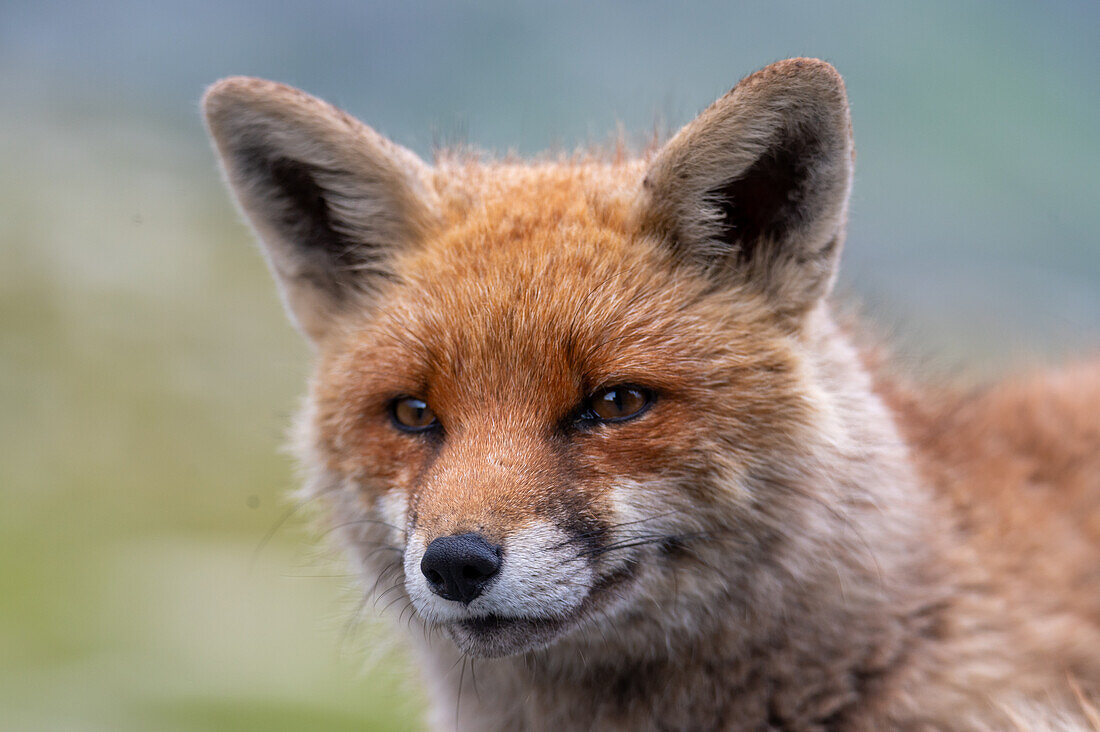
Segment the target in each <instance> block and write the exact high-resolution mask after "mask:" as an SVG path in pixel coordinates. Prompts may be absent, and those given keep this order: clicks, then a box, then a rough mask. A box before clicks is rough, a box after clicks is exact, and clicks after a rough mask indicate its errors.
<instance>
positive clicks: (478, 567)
mask: <svg viewBox="0 0 1100 732" xmlns="http://www.w3.org/2000/svg"><path fill="white" fill-rule="evenodd" d="M501 554H502V552H501V548H500V547H499V546H497V545H495V544H490V543H489V542H488V541H486V540H485V538H484V537H483V536H481V535H480V534H460V535H458V536H441V537H439V538H438V539H435V540H434V541H432V543H431V544H429V545H428V548H427V549H426V550H425V551H424V557H423V559H421V561H420V571H421V572H423V574H424V577H425V578H426V579H427V580H428V589H430V590H431V591H432V592H434V593H435V594H437V595H439V596H440V597H442V598H444V599H447V600H457V601H459V602H464V603H469V602H470V601H471V600H473V599H474V598H476V597H478V596H479V595H481V593H482V591H483V590H484V589H485V587H486V585H488V584H489V581H490V580H491V579H492V578H493V577H494V576H495V575H496V574H497V572H499V571H500V566H501V562H502V559H501Z"/></svg>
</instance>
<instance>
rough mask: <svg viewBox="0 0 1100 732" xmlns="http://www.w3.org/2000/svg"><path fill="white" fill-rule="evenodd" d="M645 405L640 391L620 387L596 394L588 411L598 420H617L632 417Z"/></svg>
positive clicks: (643, 396) (644, 399)
mask: <svg viewBox="0 0 1100 732" xmlns="http://www.w3.org/2000/svg"><path fill="white" fill-rule="evenodd" d="M645 403H646V397H645V395H644V394H643V393H642V392H641V391H639V390H638V389H631V388H627V387H621V386H620V387H616V388H614V389H607V390H605V391H601V392H599V393H597V394H596V395H595V396H594V397H593V398H592V402H591V405H592V406H591V407H590V409H591V410H592V412H593V414H594V416H595V417H596V418H598V419H604V420H619V419H626V418H628V417H632V416H634V415H635V414H637V413H638V412H640V411H641V410H642V408H643V407H644V406H645Z"/></svg>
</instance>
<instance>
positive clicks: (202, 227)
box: [0, 0, 1100, 730]
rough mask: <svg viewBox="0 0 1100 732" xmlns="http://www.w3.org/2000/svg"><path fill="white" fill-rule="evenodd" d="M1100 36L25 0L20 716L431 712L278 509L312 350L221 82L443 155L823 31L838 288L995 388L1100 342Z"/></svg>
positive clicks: (393, 716)
mask: <svg viewBox="0 0 1100 732" xmlns="http://www.w3.org/2000/svg"><path fill="white" fill-rule="evenodd" d="M1098 38H1100V4H1098V3H1096V2H1095V0H1080V1H1078V2H1072V1H1069V0H1066V1H1051V2H1044V3H1027V2H1010V1H1008V0H1001V1H999V2H996V3H993V2H988V3H979V2H958V1H957V0H943V1H939V2H922V3H904V4H900V3H889V2H883V1H882V0H867V1H866V2H836V3H821V2H773V1H771V0H767V1H765V0H760V1H758V2H745V3H729V2H693V3H658V2H651V1H644V0H643V1H640V2H558V3H504V2H501V3H491V2H473V3H456V2H447V1H445V0H435V1H433V2H423V1H419V0H417V1H403V2H399V3H398V2H393V3H385V4H383V3H378V2H362V1H356V2H352V1H351V0H348V1H347V2H328V1H321V0H314V1H313V2H308V3H305V2H302V3H267V2H259V1H258V0H255V1H251V2H240V1H237V0H217V2H215V1H214V0H207V1H205V2H202V1H200V2H188V3H174V4H168V3H155V2H148V0H143V1H140V2H139V1H138V0H100V1H99V2H96V3H87V2H75V1H74V2H51V1H49V0H33V1H32V0H0V100H2V101H0V728H3V729H19V730H34V729H105V730H106V729H109V730H130V729H134V730H138V729H157V730H190V729H264V730H275V729H336V730H339V729H406V728H417V726H418V725H419V722H418V720H419V711H420V709H421V708H422V705H423V696H422V692H421V691H420V690H419V686H418V683H417V680H416V676H415V674H414V673H413V671H412V670H411V669H410V667H409V665H408V664H407V662H406V660H405V658H404V656H403V654H402V651H401V648H400V645H399V644H396V643H394V642H392V641H391V638H392V637H393V636H395V635H398V634H396V633H394V632H393V631H392V630H390V628H389V626H388V625H385V624H378V623H377V622H376V621H374V620H371V618H372V617H373V613H372V612H371V610H370V608H367V610H366V611H365V613H364V617H365V620H364V625H363V626H362V627H361V628H357V627H356V624H355V623H354V622H352V623H349V618H354V617H355V616H356V603H355V601H354V596H353V594H352V593H351V592H350V591H349V590H348V588H347V585H348V579H347V578H346V576H345V574H346V572H347V569H346V568H345V567H344V566H343V565H341V564H340V562H339V561H338V560H336V559H335V558H333V557H331V556H329V555H328V554H327V553H326V552H325V551H324V550H322V549H318V548H317V547H318V542H316V541H314V539H313V538H312V537H311V536H310V532H309V530H308V525H307V522H306V521H304V520H302V519H301V518H299V517H292V518H290V519H289V520H287V521H285V522H284V521H281V519H282V517H283V516H284V514H285V512H286V509H287V507H288V506H289V505H290V500H289V497H288V493H289V491H290V489H291V488H292V487H293V485H294V478H293V470H292V466H291V465H290V463H289V461H288V460H287V459H286V458H285V457H284V456H283V455H282V453H281V452H280V446H281V443H282V439H283V438H282V435H283V431H284V429H285V427H286V425H287V423H288V420H289V415H290V414H291V413H292V411H293V410H294V408H295V406H296V403H297V399H298V397H299V395H300V394H301V392H302V390H303V384H304V379H305V376H306V375H307V373H308V369H309V354H308V352H307V349H306V348H305V346H304V344H303V343H301V342H300V341H299V339H298V337H297V335H296V334H295V333H294V332H293V331H292V330H291V328H290V326H289V325H288V324H287V322H286V320H285V319H284V317H283V314H282V312H281V310H280V307H279V304H278V301H277V298H276V294H275V289H274V287H273V286H272V284H271V282H270V281H269V278H268V275H267V272H266V270H265V268H264V265H263V262H262V260H261V257H260V255H259V253H258V251H257V250H256V248H255V247H254V246H253V244H252V242H251V240H250V238H249V235H248V232H247V231H246V229H245V227H244V226H243V225H242V224H241V223H240V221H239V219H238V217H237V215H236V214H235V212H234V210H233V208H232V207H231V205H230V203H229V199H228V197H227V195H226V193H225V191H224V190H223V187H222V185H221V181H220V180H219V177H218V174H217V171H216V168H215V162H214V158H213V155H212V154H211V152H210V150H209V148H208V146H207V143H206V140H205V137H204V133H203V130H202V126H201V123H200V119H199V114H198V99H199V96H200V94H201V93H202V90H203V88H204V87H205V86H206V85H207V84H209V83H210V82H212V81H214V80H215V79H217V78H219V77H221V76H225V75H229V74H251V75H257V76H264V77H268V78H272V79H277V80H280V81H284V82H288V83H290V84H294V85H297V86H300V87H302V88H304V89H306V90H308V91H310V92H311V93H313V94H316V95H318V96H321V97H324V98H326V99H328V100H330V101H333V102H335V103H336V104H338V105H341V106H343V107H345V108H346V109H348V110H349V111H351V112H352V113H354V114H355V115H357V116H359V117H360V118H362V119H363V120H365V121H366V122H368V123H369V124H371V125H372V126H374V127H376V128H377V129H378V130H380V131H381V132H383V133H384V134H387V135H389V136H391V137H392V138H393V139H395V140H397V141H398V142H400V143H402V144H404V145H406V146H408V147H411V148H412V149H414V150H416V151H417V152H419V153H421V154H422V155H424V156H426V157H428V156H430V155H431V152H432V149H433V146H435V145H438V144H448V143H456V142H465V143H469V144H472V145H475V146H478V147H481V148H484V149H487V150H491V151H497V152H501V153H504V152H508V151H513V150H514V151H518V152H520V153H535V152H538V151H541V150H544V149H547V148H550V149H558V150H563V151H569V150H572V149H574V148H576V147H578V146H585V145H589V144H593V143H603V142H606V141H607V140H608V139H609V137H610V135H611V134H612V133H613V132H614V131H615V129H616V127H617V125H620V124H621V125H622V127H623V128H624V129H625V130H627V131H628V132H637V133H643V134H644V133H647V132H650V131H652V130H653V129H654V127H655V126H657V127H658V128H659V129H675V128H676V127H677V126H678V125H680V124H682V123H684V122H686V121H688V120H689V119H690V118H691V117H693V116H694V114H695V113H697V112H698V111H699V110H701V109H702V108H703V107H704V106H706V105H707V104H709V103H710V102H711V101H712V100H713V99H714V98H716V97H717V96H718V95H720V94H721V93H723V92H724V91H726V90H727V89H728V88H729V87H730V86H732V85H733V84H734V83H735V82H736V81H737V79H738V78H740V77H741V76H743V75H745V74H747V73H749V72H751V71H753V70H754V69H756V68H759V67H760V66H763V65H765V64H766V63H769V62H771V61H774V60H777V59H781V58H784V57H787V56H793V55H809V56H819V57H821V58H825V59H827V60H829V61H831V62H832V63H834V64H835V65H836V66H837V67H838V68H839V69H840V71H841V73H843V74H844V76H845V78H846V79H847V83H848V91H849V94H850V97H851V103H852V107H853V118H854V123H855V131H856V142H857V147H858V149H859V159H858V165H857V179H856V187H855V193H854V200H853V204H852V214H851V226H850V235H849V239H848V247H847V251H846V253H845V260H844V265H843V272H844V274H843V278H842V283H841V289H842V291H843V292H844V293H845V297H846V298H848V299H851V300H854V301H858V302H860V303H862V311H863V313H864V315H865V317H867V318H868V319H869V321H870V322H871V323H872V327H873V329H874V330H875V331H876V332H877V333H879V334H883V335H885V336H887V337H889V338H891V339H893V340H894V342H895V343H896V344H897V345H898V349H899V351H900V353H901V354H902V356H903V360H904V361H905V362H906V363H908V364H910V365H911V366H912V367H913V368H914V369H915V370H916V371H917V372H918V373H922V374H924V375H926V376H928V377H929V378H952V379H954V380H956V381H962V382H964V383H971V384H972V383H977V382H978V381H980V380H981V379H983V378H988V377H989V376H991V375H994V374H998V373H1002V372H1005V371H1008V370H1010V369H1014V368H1024V367H1031V366H1035V365H1040V364H1043V363H1048V362H1051V361H1055V360H1059V359H1063V358H1066V357H1072V356H1073V355H1075V354H1086V353H1088V352H1093V353H1095V351H1096V346H1097V344H1098V343H1100V194H1098V192H1097V183H1096V174H1097V171H1098V170H1100V134H1098V133H1100V124H1098V120H1100V83H1098V79H1100V43H1098V42H1097V39H1098ZM321 544H323V542H321ZM349 629H350V630H349Z"/></svg>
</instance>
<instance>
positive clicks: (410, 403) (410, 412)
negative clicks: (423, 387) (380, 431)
mask: <svg viewBox="0 0 1100 732" xmlns="http://www.w3.org/2000/svg"><path fill="white" fill-rule="evenodd" d="M402 406H403V407H404V409H402V410H400V411H401V412H403V414H399V416H400V417H401V418H402V419H401V421H402V422H404V423H405V424H407V425H409V426H410V427H422V426H423V425H425V424H426V423H427V422H428V421H429V420H427V419H425V417H426V416H428V405H427V404H426V403H425V402H423V401H421V400H419V399H406V400H405V401H404V403H403V404H402Z"/></svg>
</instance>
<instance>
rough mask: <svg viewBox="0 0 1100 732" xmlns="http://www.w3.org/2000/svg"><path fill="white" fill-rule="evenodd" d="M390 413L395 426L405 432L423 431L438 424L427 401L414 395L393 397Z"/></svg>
mask: <svg viewBox="0 0 1100 732" xmlns="http://www.w3.org/2000/svg"><path fill="white" fill-rule="evenodd" d="M390 414H391V415H392V416H393V422H394V424H395V425H397V428H398V429H400V430H404V431H405V432H423V431H424V430H429V429H431V428H433V427H435V426H436V425H438V424H439V420H437V419H436V418H435V412H433V411H432V408H431V407H429V406H428V404H427V402H425V401H424V400H423V399H417V398H416V397H401V398H399V399H395V400H394V402H393V404H391V405H390Z"/></svg>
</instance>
